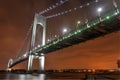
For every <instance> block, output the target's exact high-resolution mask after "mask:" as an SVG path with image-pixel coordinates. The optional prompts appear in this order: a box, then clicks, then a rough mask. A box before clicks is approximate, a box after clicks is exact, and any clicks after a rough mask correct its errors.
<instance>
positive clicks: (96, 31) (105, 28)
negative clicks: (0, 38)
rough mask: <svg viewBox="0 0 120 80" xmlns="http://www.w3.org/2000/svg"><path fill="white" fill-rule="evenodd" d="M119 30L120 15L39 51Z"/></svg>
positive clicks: (57, 47)
mask: <svg viewBox="0 0 120 80" xmlns="http://www.w3.org/2000/svg"><path fill="white" fill-rule="evenodd" d="M119 30H120V16H116V17H114V18H112V19H109V20H106V21H103V22H101V23H99V24H97V25H94V26H93V27H91V28H88V29H86V30H84V31H82V32H81V33H80V34H76V35H73V36H71V37H69V38H67V39H65V40H63V41H60V42H59V43H57V44H54V45H52V46H50V47H48V48H46V49H44V48H43V49H42V50H41V51H39V53H45V54H47V53H49V52H53V51H56V50H59V49H63V48H65V47H68V46H72V45H74V44H78V43H82V42H85V41H87V40H91V39H94V38H97V37H99V36H104V35H106V34H109V33H111V32H115V31H119ZM51 43H52V42H51ZM47 45H49V44H47Z"/></svg>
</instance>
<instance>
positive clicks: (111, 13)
mask: <svg viewBox="0 0 120 80" xmlns="http://www.w3.org/2000/svg"><path fill="white" fill-rule="evenodd" d="M118 11H119V12H120V7H119V8H118ZM118 14H120V13H117V10H116V9H114V10H110V11H108V12H107V13H106V14H103V15H101V16H100V17H97V18H96V19H95V20H91V21H89V22H88V23H86V24H83V25H81V26H79V27H77V28H76V29H74V30H72V31H71V32H69V33H68V34H65V35H63V36H61V37H59V38H57V39H55V40H53V41H51V42H49V43H47V44H46V45H44V46H41V47H40V48H37V49H36V50H33V51H32V54H33V55H34V54H35V53H37V52H41V51H42V50H44V49H46V48H48V47H51V46H52V45H55V44H57V43H60V42H61V41H63V40H65V39H68V38H70V37H72V36H75V35H77V34H80V33H81V32H82V31H84V30H86V29H88V28H91V27H94V26H95V25H96V24H98V23H100V22H102V21H105V20H108V19H110V18H112V17H114V16H117V15H118ZM99 18H101V21H100V19H99Z"/></svg>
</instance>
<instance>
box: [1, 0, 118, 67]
mask: <svg viewBox="0 0 120 80" xmlns="http://www.w3.org/2000/svg"><path fill="white" fill-rule="evenodd" d="M83 1H84V0H69V1H68V2H66V3H64V4H62V5H61V6H59V7H57V8H55V9H53V10H51V11H49V12H48V13H45V14H43V15H44V16H48V15H53V14H55V13H59V12H64V11H65V10H69V9H73V8H75V7H79V6H80V5H83V4H86V3H88V2H93V1H94V0H88V1H87V0H86V1H84V2H83ZM107 1H108V2H107ZM118 1H119V0H118ZM57 2H60V0H0V69H6V67H7V63H8V60H9V59H10V58H13V59H14V58H15V56H16V54H17V53H18V51H19V49H20V47H21V45H22V43H23V40H24V38H25V36H26V34H27V31H28V29H29V27H30V25H31V24H32V22H33V19H34V14H35V13H38V12H41V11H44V10H45V9H46V8H48V7H49V6H52V5H53V4H56V3H57ZM119 2H120V1H119ZM111 4H112V2H111V1H109V0H106V1H104V0H100V2H98V3H92V5H90V6H84V7H83V8H82V9H78V10H76V11H75V10H73V11H72V12H70V13H68V14H64V15H61V16H57V17H53V18H50V19H48V20H47V39H49V38H53V37H51V36H54V35H55V34H56V35H61V34H62V33H61V32H62V29H63V28H64V27H66V28H68V29H69V30H72V29H74V28H75V27H76V21H77V20H81V23H84V21H85V19H86V18H88V19H91V17H96V16H97V13H96V9H97V7H99V6H102V7H103V8H104V10H106V9H108V7H109V8H110V7H111V8H113V6H112V5H111ZM104 12H105V11H104ZM119 47H120V32H114V33H111V34H108V35H106V36H103V37H99V38H97V39H94V40H90V41H87V42H85V43H81V44H78V45H75V46H71V47H69V48H65V49H62V50H59V51H56V52H52V53H50V54H47V55H46V62H45V66H46V67H45V68H46V69H64V68H99V69H100V68H117V64H116V61H117V59H118V58H119V57H120V48H119ZM34 63H35V65H34V68H38V61H35V62H34ZM23 64H26V62H24V63H22V64H19V65H17V66H16V67H15V68H26V66H27V65H24V66H23Z"/></svg>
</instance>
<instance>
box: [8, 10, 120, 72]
mask: <svg viewBox="0 0 120 80" xmlns="http://www.w3.org/2000/svg"><path fill="white" fill-rule="evenodd" d="M119 12H120V8H117V9H114V10H113V9H112V10H109V11H108V12H106V13H105V14H103V15H101V16H100V17H97V18H95V19H93V20H91V21H89V22H86V23H85V24H83V25H80V26H78V27H77V28H76V29H74V30H72V31H71V32H69V33H67V34H65V35H63V36H61V37H59V38H57V39H55V40H53V41H51V42H49V43H47V44H45V45H43V46H41V47H38V48H37V49H30V52H28V54H24V55H23V56H20V57H18V58H17V59H15V60H11V61H9V64H8V67H9V68H11V67H13V66H15V65H16V64H18V63H20V62H23V61H25V60H28V59H29V56H30V55H32V56H31V59H33V56H36V57H39V56H44V55H43V54H47V53H50V52H53V51H57V50H60V49H63V48H66V47H69V46H72V45H75V44H78V43H82V42H85V41H88V40H91V39H94V38H97V37H100V36H103V35H106V34H109V33H112V32H115V31H119V30H120V13H119ZM43 39H44V38H43ZM42 58H44V57H41V59H42ZM30 63H31V62H30ZM31 64H32V63H31ZM31 64H30V65H31ZM41 65H43V66H44V63H42V62H41ZM28 70H30V69H28Z"/></svg>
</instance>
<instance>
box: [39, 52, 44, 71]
mask: <svg viewBox="0 0 120 80" xmlns="http://www.w3.org/2000/svg"><path fill="white" fill-rule="evenodd" d="M39 60H40V61H39V65H40V70H41V71H44V66H45V55H44V54H41V56H40V57H39Z"/></svg>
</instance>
